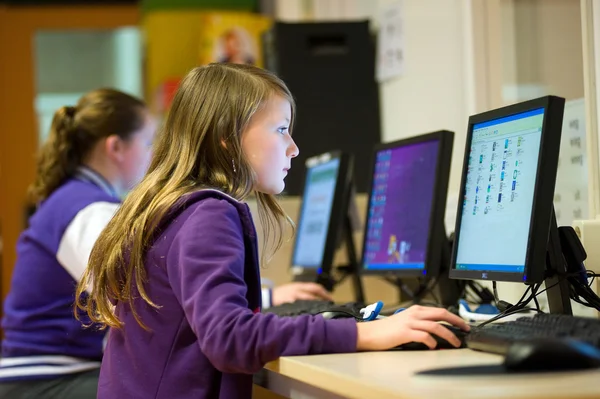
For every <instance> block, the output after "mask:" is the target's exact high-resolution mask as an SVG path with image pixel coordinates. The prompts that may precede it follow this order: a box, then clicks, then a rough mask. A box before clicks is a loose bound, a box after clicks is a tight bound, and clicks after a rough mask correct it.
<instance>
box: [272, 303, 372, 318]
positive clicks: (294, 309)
mask: <svg viewBox="0 0 600 399" xmlns="http://www.w3.org/2000/svg"><path fill="white" fill-rule="evenodd" d="M364 307H365V305H364V304H361V303H357V302H350V303H346V304H336V303H333V302H329V301H317V300H315V301H296V302H292V303H284V304H283V305H278V306H272V307H270V308H268V309H265V311H264V312H265V313H274V314H276V315H278V316H300V315H304V314H312V315H314V314H320V313H323V312H330V311H339V310H342V311H345V312H348V313H349V314H352V315H355V316H356V317H360V310H361V309H362V308H364Z"/></svg>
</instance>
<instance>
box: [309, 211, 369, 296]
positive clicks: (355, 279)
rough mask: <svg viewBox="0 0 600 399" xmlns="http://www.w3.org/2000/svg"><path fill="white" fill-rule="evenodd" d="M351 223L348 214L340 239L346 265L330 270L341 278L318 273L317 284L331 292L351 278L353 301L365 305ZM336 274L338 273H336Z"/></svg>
mask: <svg viewBox="0 0 600 399" xmlns="http://www.w3.org/2000/svg"><path fill="white" fill-rule="evenodd" d="M352 227H353V223H352V219H351V216H350V214H347V215H346V217H345V218H344V225H343V226H342V239H343V242H344V244H345V247H346V255H347V257H348V263H347V264H346V265H341V266H337V267H332V268H331V269H332V270H334V269H335V270H337V271H339V272H340V273H341V276H340V277H339V278H338V279H336V278H335V277H334V276H333V275H331V274H328V273H320V274H318V275H317V283H318V284H321V285H322V286H323V287H325V289H326V290H328V291H330V292H332V291H333V289H334V288H335V286H337V285H339V284H340V283H341V282H342V281H344V280H345V279H346V278H347V277H351V278H352V288H353V290H354V300H355V301H356V302H359V303H365V294H364V289H363V284H362V280H361V278H360V274H359V272H358V257H357V255H356V246H355V245H354V237H353V235H352V232H353V228H352ZM336 274H338V273H336Z"/></svg>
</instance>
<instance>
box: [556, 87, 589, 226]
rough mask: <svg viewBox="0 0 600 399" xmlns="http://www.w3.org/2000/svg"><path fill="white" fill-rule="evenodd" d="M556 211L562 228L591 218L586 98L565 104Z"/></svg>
mask: <svg viewBox="0 0 600 399" xmlns="http://www.w3.org/2000/svg"><path fill="white" fill-rule="evenodd" d="M554 209H555V210H556V219H557V222H558V225H559V226H570V225H571V224H572V222H573V220H575V219H587V218H588V214H589V207H588V160H587V154H586V138H585V103H584V99H583V98H580V99H577V100H570V101H567V102H566V103H565V113H564V117H563V128H562V137H561V144H560V156H559V159H558V173H557V175H556V188H555V190H554Z"/></svg>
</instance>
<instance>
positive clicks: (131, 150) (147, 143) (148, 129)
mask: <svg viewBox="0 0 600 399" xmlns="http://www.w3.org/2000/svg"><path fill="white" fill-rule="evenodd" d="M156 125H157V123H156V120H155V119H154V118H153V117H152V116H151V115H150V114H148V115H146V120H145V122H144V125H143V126H142V127H141V128H140V129H139V130H138V131H136V132H134V133H133V134H132V135H131V136H130V138H129V140H127V141H125V142H124V143H125V145H124V148H123V155H124V156H123V162H122V163H121V165H120V169H121V180H122V186H123V187H122V189H123V190H125V191H128V190H130V189H132V188H133V187H134V186H135V185H136V184H138V183H139V182H140V181H141V180H142V178H143V177H144V175H145V174H146V171H147V170H148V166H149V165H150V159H151V157H152V141H153V140H154V135H155V133H156Z"/></svg>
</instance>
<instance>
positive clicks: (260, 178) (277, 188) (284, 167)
mask: <svg viewBox="0 0 600 399" xmlns="http://www.w3.org/2000/svg"><path fill="white" fill-rule="evenodd" d="M291 116H292V108H291V106H290V103H289V101H288V100H286V99H285V98H283V97H281V96H279V95H274V96H273V97H271V98H270V99H269V100H268V101H267V102H266V103H265V104H264V106H263V107H262V108H261V109H260V110H259V111H258V112H256V114H254V116H253V117H252V119H251V120H250V125H249V126H248V129H247V130H246V131H245V132H244V133H243V134H242V150H243V151H244V154H245V156H246V159H247V160H248V162H249V163H250V166H251V167H252V170H253V171H254V173H255V174H256V180H257V181H256V187H254V189H255V190H256V191H259V192H262V193H265V194H279V193H281V192H282V191H283V189H284V188H285V183H284V178H285V177H286V176H287V173H288V170H289V169H290V168H291V162H292V158H295V157H296V156H298V153H299V150H298V146H296V143H295V142H294V140H293V139H292V136H290V133H289V130H288V129H289V126H290V120H291Z"/></svg>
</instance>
